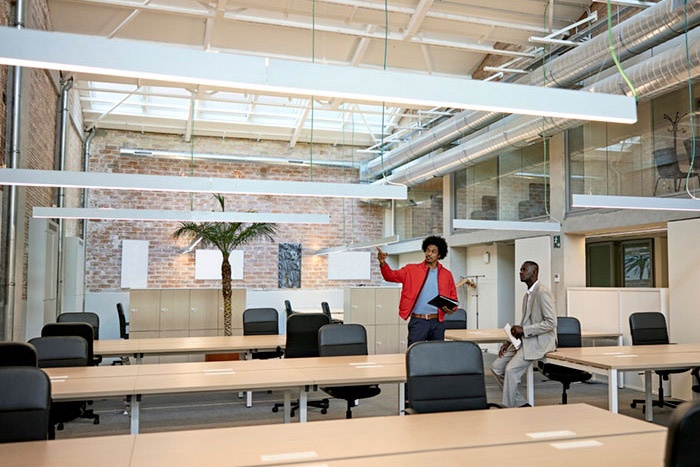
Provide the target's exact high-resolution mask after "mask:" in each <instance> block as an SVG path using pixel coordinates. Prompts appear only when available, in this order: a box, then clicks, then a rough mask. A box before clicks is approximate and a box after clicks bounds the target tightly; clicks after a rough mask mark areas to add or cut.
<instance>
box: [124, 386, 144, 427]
mask: <svg viewBox="0 0 700 467" xmlns="http://www.w3.org/2000/svg"><path fill="white" fill-rule="evenodd" d="M126 400H127V401H128V402H129V405H130V406H131V434H132V435H137V434H139V409H140V406H141V394H136V397H132V396H126Z"/></svg>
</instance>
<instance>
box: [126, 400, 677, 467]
mask: <svg viewBox="0 0 700 467" xmlns="http://www.w3.org/2000/svg"><path fill="white" fill-rule="evenodd" d="M665 432H666V429H665V428H664V427H660V426H658V425H653V424H650V423H645V422H642V421H640V420H636V419H632V418H629V417H625V416H621V415H618V414H613V413H610V412H608V411H605V410H602V409H599V408H595V407H592V406H588V405H585V404H571V405H566V406H542V407H532V408H528V409H500V410H499V409H493V410H479V411H471V412H447V413H439V414H421V415H410V416H406V417H396V416H394V417H367V418H356V419H351V420H329V421H321V422H313V423H306V424H291V425H265V426H248V427H236V428H224V429H217V430H197V431H187V432H170V433H153V434H144V435H139V437H138V438H137V439H136V442H135V443H134V462H133V463H132V465H133V466H138V467H140V466H146V465H149V466H161V465H162V466H172V465H174V464H180V465H205V464H206V465H265V464H273V463H299V462H307V463H308V462H325V461H327V460H331V459H343V458H349V459H353V458H357V457H358V456H384V455H390V454H395V455H400V454H403V453H405V452H409V451H412V452H421V451H426V452H427V451H436V450H449V449H459V448H468V447H476V446H502V445H504V444H527V443H538V444H539V443H541V442H543V440H549V441H554V440H559V441H562V440H571V439H577V438H585V437H592V436H596V437H599V436H612V435H619V434H632V433H661V434H663V435H665ZM426 434H430V435H428V436H426ZM271 440H272V441H271ZM236 446H239V447H240V449H237V448H236ZM232 450H235V455H232ZM520 459H522V457H520ZM363 460H364V459H363ZM434 461H435V457H433V462H434ZM440 464H441V465H442V462H441V463H440Z"/></svg>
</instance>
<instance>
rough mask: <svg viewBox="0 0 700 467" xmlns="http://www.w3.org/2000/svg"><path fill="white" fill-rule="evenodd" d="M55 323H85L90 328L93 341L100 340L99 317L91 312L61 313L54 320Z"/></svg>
mask: <svg viewBox="0 0 700 467" xmlns="http://www.w3.org/2000/svg"><path fill="white" fill-rule="evenodd" d="M56 322H57V323H87V324H89V325H90V326H92V331H93V334H94V340H99V339H100V316H99V315H98V314H97V313H93V312H91V311H86V312H67V313H61V314H60V315H58V318H56Z"/></svg>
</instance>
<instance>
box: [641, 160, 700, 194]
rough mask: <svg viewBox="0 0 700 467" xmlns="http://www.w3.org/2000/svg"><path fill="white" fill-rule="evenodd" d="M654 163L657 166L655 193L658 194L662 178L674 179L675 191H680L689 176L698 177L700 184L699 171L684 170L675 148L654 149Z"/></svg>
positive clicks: (699, 183)
mask: <svg viewBox="0 0 700 467" xmlns="http://www.w3.org/2000/svg"><path fill="white" fill-rule="evenodd" d="M654 165H655V166H656V172H657V177H656V183H654V193H653V195H652V196H656V188H657V187H658V186H659V181H661V180H662V179H668V180H673V191H674V193H676V192H678V190H680V187H681V183H683V181H684V180H685V179H686V178H687V177H690V178H693V177H695V178H697V179H698V185H700V174H698V173H697V172H690V173H688V172H683V171H682V170H681V169H680V167H679V165H678V156H677V155H676V149H675V148H663V149H657V150H655V151H654Z"/></svg>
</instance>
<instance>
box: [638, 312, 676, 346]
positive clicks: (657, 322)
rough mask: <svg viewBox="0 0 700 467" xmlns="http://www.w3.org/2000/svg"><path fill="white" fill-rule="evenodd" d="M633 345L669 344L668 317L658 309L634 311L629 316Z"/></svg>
mask: <svg viewBox="0 0 700 467" xmlns="http://www.w3.org/2000/svg"><path fill="white" fill-rule="evenodd" d="M629 321H630V334H631V335H632V345H653V344H668V330H667V329H666V318H665V317H664V315H663V314H662V313H659V312H657V311H648V312H640V313H632V314H631V315H630V317H629Z"/></svg>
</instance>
